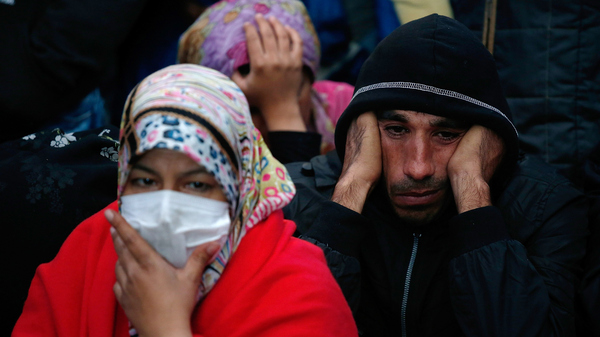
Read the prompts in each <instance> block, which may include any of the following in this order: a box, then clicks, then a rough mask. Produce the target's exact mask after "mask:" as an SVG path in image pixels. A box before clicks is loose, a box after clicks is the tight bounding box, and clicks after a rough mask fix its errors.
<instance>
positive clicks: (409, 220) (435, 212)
mask: <svg viewBox="0 0 600 337" xmlns="http://www.w3.org/2000/svg"><path fill="white" fill-rule="evenodd" d="M393 208H394V211H395V212H396V215H397V216H398V217H399V218H400V220H402V221H403V222H404V223H406V224H408V225H412V226H422V225H426V224H428V223H431V222H432V221H434V220H435V219H437V218H438V216H439V214H440V213H441V208H442V207H441V206H438V205H419V206H411V207H397V206H395V205H393Z"/></svg>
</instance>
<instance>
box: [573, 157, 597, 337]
mask: <svg viewBox="0 0 600 337" xmlns="http://www.w3.org/2000/svg"><path fill="white" fill-rule="evenodd" d="M582 177H583V181H584V185H583V186H584V187H585V193H586V195H587V196H588V198H589V199H590V202H591V204H590V212H589V218H590V233H591V234H590V238H589V240H588V250H587V255H586V257H585V259H584V263H583V267H584V269H583V270H584V274H583V279H582V281H581V287H580V289H579V296H578V305H579V306H578V309H579V314H580V315H579V317H578V318H579V324H578V335H579V336H600V320H599V318H600V146H598V147H596V148H595V149H594V151H592V154H591V155H590V157H589V158H588V160H587V161H586V163H585V165H584V166H583V171H582Z"/></svg>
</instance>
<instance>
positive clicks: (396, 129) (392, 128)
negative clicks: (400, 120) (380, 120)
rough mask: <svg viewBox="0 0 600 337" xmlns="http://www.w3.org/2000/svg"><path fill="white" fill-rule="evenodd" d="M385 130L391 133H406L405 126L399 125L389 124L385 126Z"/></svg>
mask: <svg viewBox="0 0 600 337" xmlns="http://www.w3.org/2000/svg"><path fill="white" fill-rule="evenodd" d="M385 131H386V132H388V133H390V134H392V135H402V134H404V133H406V131H407V130H406V128H405V127H402V126H400V125H390V126H386V127H385Z"/></svg>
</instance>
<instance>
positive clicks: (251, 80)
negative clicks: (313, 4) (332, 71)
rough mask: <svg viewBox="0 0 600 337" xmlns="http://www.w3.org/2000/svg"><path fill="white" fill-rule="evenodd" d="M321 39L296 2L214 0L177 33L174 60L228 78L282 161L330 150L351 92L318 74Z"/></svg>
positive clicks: (308, 156) (338, 83)
mask: <svg viewBox="0 0 600 337" xmlns="http://www.w3.org/2000/svg"><path fill="white" fill-rule="evenodd" d="M319 59H320V50H319V41H318V38H317V35H316V33H315V31H314V28H313V25H312V23H311V21H310V18H309V17H308V14H307V12H306V9H305V7H304V5H303V4H302V2H300V1H294V0H263V1H259V0H241V1H235V2H231V1H220V2H218V3H215V4H214V5H212V6H211V7H209V8H208V9H207V10H206V11H205V12H203V13H202V15H200V17H198V19H197V20H196V22H195V23H194V24H193V25H192V26H190V28H189V29H188V30H187V31H186V32H185V33H184V34H183V35H182V36H181V39H180V43H179V57H178V62H179V63H193V64H200V65H204V66H207V67H210V68H213V69H216V70H219V71H220V72H222V73H224V74H225V75H227V76H229V77H231V78H232V80H233V81H234V82H236V83H237V84H238V85H239V86H240V88H241V89H242V90H243V91H244V94H245V95H246V97H247V98H248V102H249V104H250V107H251V109H252V111H253V115H252V118H253V121H254V123H255V125H256V126H257V128H258V129H259V130H260V131H261V133H262V134H263V135H264V137H265V138H266V140H267V144H268V145H269V147H270V148H271V151H272V152H273V154H274V156H275V157H276V158H278V159H279V160H280V161H282V162H284V163H285V162H291V161H299V160H308V159H309V158H311V157H313V156H315V155H318V154H321V153H326V152H328V151H330V150H332V149H333V147H334V142H333V130H334V126H335V123H336V122H337V119H338V117H339V116H340V114H341V113H342V111H343V110H344V109H345V107H346V106H347V103H348V102H349V101H350V99H351V97H352V92H353V87H352V86H351V85H349V84H347V83H340V82H332V81H316V82H315V75H316V73H317V70H318V67H319Z"/></svg>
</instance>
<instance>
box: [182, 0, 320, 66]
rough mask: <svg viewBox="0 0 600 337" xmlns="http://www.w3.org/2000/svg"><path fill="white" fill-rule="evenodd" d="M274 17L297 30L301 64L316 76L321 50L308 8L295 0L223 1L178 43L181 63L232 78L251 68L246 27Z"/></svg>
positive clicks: (204, 15) (212, 7) (195, 24)
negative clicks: (258, 18) (239, 70)
mask: <svg viewBox="0 0 600 337" xmlns="http://www.w3.org/2000/svg"><path fill="white" fill-rule="evenodd" d="M258 13H261V14H262V15H264V16H265V17H269V16H274V17H276V18H277V19H278V20H279V21H280V22H281V23H282V24H284V25H288V26H290V27H291V28H293V29H295V30H296V31H297V32H298V34H300V37H301V38H302V42H303V46H302V47H303V52H302V62H303V63H304V65H305V66H307V67H308V68H310V69H311V70H312V72H313V75H315V76H316V74H317V70H318V66H319V60H320V56H321V55H320V53H321V47H320V44H319V39H318V37H317V33H316V32H315V28H314V26H313V24H312V21H311V20H310V17H309V16H308V12H307V11H306V7H304V4H303V3H302V2H301V1H296V0H222V1H219V2H217V3H215V4H214V5H212V6H210V7H209V8H208V9H206V11H204V12H203V13H202V15H200V17H199V18H198V19H197V20H196V22H195V23H194V24H193V25H192V26H190V27H189V28H188V30H187V31H185V33H183V35H182V36H181V38H180V39H179V56H178V62H179V63H194V64H199V65H203V66H206V67H209V68H212V69H216V70H218V71H220V72H221V73H223V74H225V75H227V76H229V77H231V76H232V75H233V73H234V71H235V70H236V69H237V68H239V67H240V66H242V65H245V64H248V63H250V62H249V59H248V49H247V47H246V34H245V33H244V27H243V25H244V23H245V22H251V23H252V24H255V25H256V22H255V20H254V16H255V15H256V14H258Z"/></svg>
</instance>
